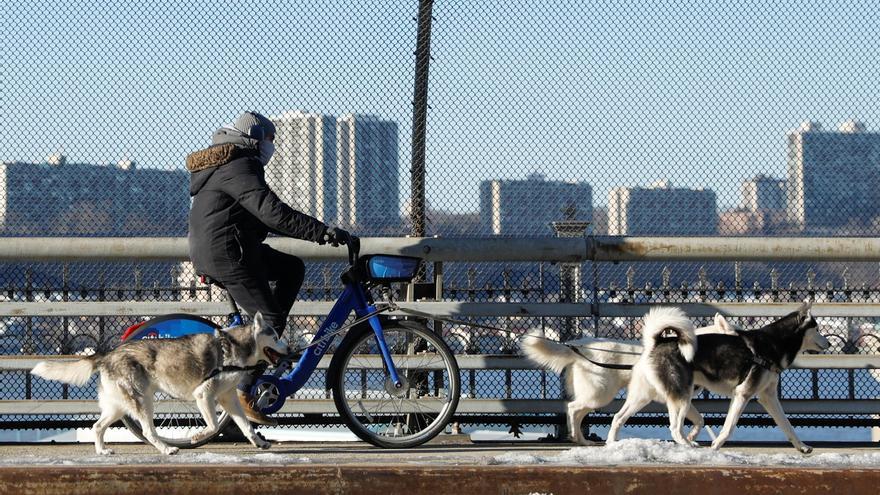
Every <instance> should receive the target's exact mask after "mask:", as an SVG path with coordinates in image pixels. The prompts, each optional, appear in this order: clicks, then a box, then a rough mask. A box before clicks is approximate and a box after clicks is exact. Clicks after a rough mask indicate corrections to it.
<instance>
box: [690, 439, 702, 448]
mask: <svg viewBox="0 0 880 495" xmlns="http://www.w3.org/2000/svg"><path fill="white" fill-rule="evenodd" d="M688 445H690V446H691V447H699V446H700V444H698V443H697V442H695V441H693V440H691V439H688Z"/></svg>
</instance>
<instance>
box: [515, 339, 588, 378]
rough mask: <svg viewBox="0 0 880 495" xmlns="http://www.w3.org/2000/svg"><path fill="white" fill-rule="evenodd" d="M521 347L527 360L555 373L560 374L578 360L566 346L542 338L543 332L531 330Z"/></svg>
mask: <svg viewBox="0 0 880 495" xmlns="http://www.w3.org/2000/svg"><path fill="white" fill-rule="evenodd" d="M521 347H522V350H523V354H525V355H526V357H527V358H529V359H530V360H532V361H533V362H535V363H537V364H538V365H539V366H541V367H543V368H546V369H549V370H552V371H555V372H556V373H562V370H564V369H565V368H566V367H568V366H570V365H571V364H572V363H574V362H575V361H576V360H577V359H578V355H577V354H576V353H575V352H574V351H572V350H571V349H569V348H568V346H566V345H563V344H560V343H558V342H553V341H552V340H547V339H546V338H544V331H543V330H532V331H531V332H529V333H528V334H526V336H525V337H523V341H522V344H521Z"/></svg>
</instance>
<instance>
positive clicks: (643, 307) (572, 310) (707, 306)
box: [0, 301, 880, 318]
mask: <svg viewBox="0 0 880 495" xmlns="http://www.w3.org/2000/svg"><path fill="white" fill-rule="evenodd" d="M398 305H399V306H400V307H401V308H409V309H414V310H417V311H421V312H423V313H430V314H432V315H434V316H437V317H441V318H464V317H498V318H501V317H513V318H516V317H519V318H536V317H582V318H587V317H591V316H592V309H591V306H590V304H589V303H490V302H449V301H444V302H399V303H398ZM662 305H663V306H676V307H679V308H681V309H682V310H683V311H684V312H685V313H687V314H688V315H689V316H692V317H694V318H696V317H706V316H714V315H715V313H721V314H723V315H725V316H732V317H743V316H766V317H779V316H784V315H786V314H788V313H791V312H792V311H795V310H796V309H797V308H798V307H799V306H800V303H676V304H662ZM654 306H660V304H656V305H655V304H626V303H599V305H598V311H599V316H600V317H628V318H639V317H642V316H644V315H645V313H647V312H648V310H649V309H650V308H652V307H654ZM332 307H333V303H332V302H327V301H297V302H296V303H295V304H294V305H293V309H292V310H291V312H290V314H291V316H316V315H326V314H328V313H329V312H330V308H332ZM228 311H229V306H228V303H226V302H202V301H192V302H186V301H167V302H166V301H39V302H23V301H11V302H10V301H4V302H0V317H2V316H74V317H77V316H158V315H165V314H171V313H188V314H192V315H199V316H219V315H224V314H226V313H227V312H228ZM812 313H813V315H814V316H821V317H847V316H851V317H862V318H868V317H876V316H880V304H878V303H815V304H813V309H812ZM389 314H392V315H405V313H402V312H390V313H389Z"/></svg>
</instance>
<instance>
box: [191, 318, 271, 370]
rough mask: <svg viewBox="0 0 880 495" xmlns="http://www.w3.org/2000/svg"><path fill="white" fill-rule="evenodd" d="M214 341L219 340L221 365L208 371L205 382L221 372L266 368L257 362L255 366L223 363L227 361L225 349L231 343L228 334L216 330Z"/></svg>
mask: <svg viewBox="0 0 880 495" xmlns="http://www.w3.org/2000/svg"><path fill="white" fill-rule="evenodd" d="M214 341H215V342H217V345H218V347H219V349H220V363H221V364H220V366H219V367H217V368H214V369H213V370H211V372H210V373H208V375H207V376H205V379H204V380H202V381H203V382H206V381H208V380H210V379H211V378H214V377H215V376H217V375H219V374H220V373H234V372H238V371H256V370H258V369H264V366H263V365H260V364H255V365H253V366H235V365H226V364H223V363H224V362H225V361H226V352H225V350H224V349H225V348H226V347H227V346H228V345H229V339H227V338H226V336H225V335H224V334H223V331H222V330H217V331H215V332H214Z"/></svg>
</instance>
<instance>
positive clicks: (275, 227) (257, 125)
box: [186, 112, 349, 424]
mask: <svg viewBox="0 0 880 495" xmlns="http://www.w3.org/2000/svg"><path fill="white" fill-rule="evenodd" d="M274 140H275V125H274V124H273V123H272V121H271V120H269V119H268V118H266V117H264V116H263V115H260V114H259V113H256V112H244V113H242V114H241V116H239V117H238V119H237V120H236V121H235V123H234V124H232V125H226V126H223V127H221V128H220V129H217V130H216V131H215V132H214V135H213V137H212V139H211V141H212V144H211V146H209V147H208V148H206V149H203V150H200V151H196V152H193V153H191V154H190V155H189V156H187V157H186V167H187V170H189V171H190V172H191V176H190V196H192V208H191V209H190V214H189V236H188V238H189V254H190V259H191V260H192V262H193V266H194V267H195V270H196V273H197V274H199V275H207V276H208V277H211V278H212V279H213V280H215V281H216V282H218V283H219V284H221V285H222V286H223V287H225V288H226V290H227V291H228V293H229V295H230V296H231V297H232V298H233V299H234V300H235V301H236V302H237V303H238V304H239V306H241V308H242V309H243V310H244V311H245V312H246V313H247V314H249V315H251V316H253V315H254V314H256V313H257V311H260V312H261V313H262V315H263V317H264V319H265V320H266V322H267V323H268V324H269V325H270V326H272V328H273V329H274V330H275V333H276V334H278V335H279V336H281V334H282V333H283V332H284V329H285V327H286V325H287V316H288V314H289V313H290V309H291V307H292V306H293V302H294V300H295V299H296V296H297V293H298V292H299V289H300V287H301V286H302V283H303V278H304V277H305V265H304V264H303V262H302V260H301V259H300V258H298V257H296V256H293V255H290V254H286V253H282V252H280V251H277V250H275V249H272V248H271V247H269V246H268V245H266V244H264V243H263V241H264V240H265V239H266V236H267V234H268V233H269V232H272V233H274V234H278V235H282V236H287V237H294V238H297V239H303V240H307V241H312V242H316V243H318V244H327V243H331V244H333V245H338V244H339V243H340V242H344V240H346V239H348V238H349V234H348V232H346V231H344V230H342V229H339V228H334V227H329V226H327V225H326V224H325V223H323V222H322V221H320V220H318V219H317V218H313V217H311V216H309V215H306V214H305V213H302V212H299V211H297V210H295V209H293V208H291V207H290V206H288V205H287V204H285V203H284V202H283V201H281V199H279V198H278V196H277V195H276V194H275V193H274V192H273V191H272V190H271V189H270V188H269V186H268V185H267V184H266V179H265V170H264V167H265V166H266V164H267V163H269V159H270V158H271V157H272V154H273V153H274V151H275V145H274ZM270 281H274V282H275V286H274V288H273V287H271V286H270V285H269V282H270ZM259 374H261V373H257V374H256V375H254V376H252V377H251V378H250V379H246V380H244V381H243V382H242V384H241V385H240V386H239V389H240V390H239V400H240V401H241V403H242V406H243V407H244V409H245V412H246V413H247V417H248V419H250V420H251V421H253V422H255V423H259V424H276V422H275V421H274V420H273V419H271V418H269V417H267V416H266V415H264V414H262V413H261V412H260V411H259V410H257V409H255V408H254V406H253V398H252V397H250V396H249V394H248V393H247V392H246V390H247V389H249V388H250V384H251V383H253V379H255V378H256V376H259Z"/></svg>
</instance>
